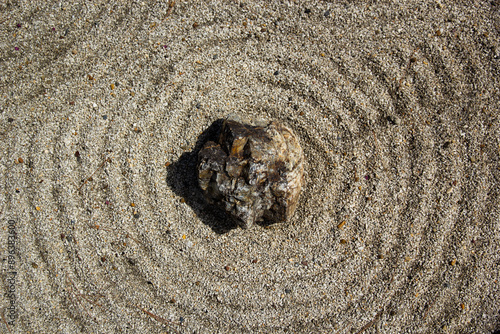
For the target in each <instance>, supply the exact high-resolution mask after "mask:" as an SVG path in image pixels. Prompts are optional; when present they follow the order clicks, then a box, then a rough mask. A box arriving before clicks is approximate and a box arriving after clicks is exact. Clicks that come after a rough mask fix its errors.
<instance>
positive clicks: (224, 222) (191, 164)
mask: <svg viewBox="0 0 500 334" xmlns="http://www.w3.org/2000/svg"><path fill="white" fill-rule="evenodd" d="M223 122H224V120H223V119H218V120H217V121H215V122H214V123H212V125H210V127H209V128H208V129H206V130H205V131H204V132H203V133H202V134H201V135H200V136H199V137H198V140H197V141H196V145H195V147H194V149H193V150H192V151H191V152H186V153H183V154H182V155H181V157H180V158H179V159H178V160H177V161H175V162H174V163H172V164H171V165H170V166H168V167H167V184H168V186H169V187H170V188H171V189H172V190H173V191H174V193H175V194H176V195H178V196H180V197H182V198H184V200H185V202H186V204H188V205H189V206H190V207H191V208H192V209H193V211H194V212H195V214H196V215H197V216H198V218H200V220H201V221H202V222H203V223H204V224H206V225H208V226H210V228H212V230H213V231H214V232H216V233H218V234H223V233H227V232H229V231H230V230H232V229H234V228H236V227H237V226H238V225H237V224H236V222H235V221H234V220H233V219H231V218H230V217H229V216H228V215H227V214H226V213H225V212H224V211H223V210H221V209H219V208H218V207H217V206H215V205H212V204H210V203H208V202H207V200H206V199H205V198H204V196H203V191H202V190H201V188H200V186H199V184H198V171H197V164H198V152H199V151H200V150H201V149H202V147H203V145H205V143H206V142H208V141H209V140H212V141H217V140H218V135H219V133H220V130H221V128H222V123H223Z"/></svg>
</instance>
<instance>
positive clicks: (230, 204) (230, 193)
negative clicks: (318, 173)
mask: <svg viewBox="0 0 500 334" xmlns="http://www.w3.org/2000/svg"><path fill="white" fill-rule="evenodd" d="M198 181H199V184H200V187H201V189H202V190H203V192H204V194H205V197H206V198H207V200H208V201H209V202H210V203H213V204H216V205H218V206H219V207H221V208H222V209H223V210H225V211H226V212H228V213H229V214H230V215H231V216H232V217H234V218H235V219H236V221H237V222H238V224H239V225H240V226H241V227H243V228H248V227H250V226H252V225H253V224H254V223H255V222H258V221H263V220H266V221H267V222H270V223H277V222H285V221H288V220H289V219H290V217H291V216H292V215H293V212H294V211H295V208H296V206H297V203H298V199H299V194H300V191H301V188H302V186H303V184H304V153H303V151H302V148H301V147H300V145H299V141H298V139H297V137H296V136H295V134H294V133H293V132H292V130H291V129H289V128H287V127H286V126H284V125H282V124H280V123H278V122H274V121H271V122H268V123H262V122H260V123H259V124H258V125H256V126H254V125H249V124H243V123H241V122H240V121H239V118H237V117H231V118H228V119H226V120H225V121H224V124H223V126H222V131H221V133H220V136H219V140H218V142H217V143H216V142H213V141H209V142H207V143H206V144H205V145H204V147H203V148H202V149H201V150H200V152H199V153H198Z"/></svg>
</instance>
